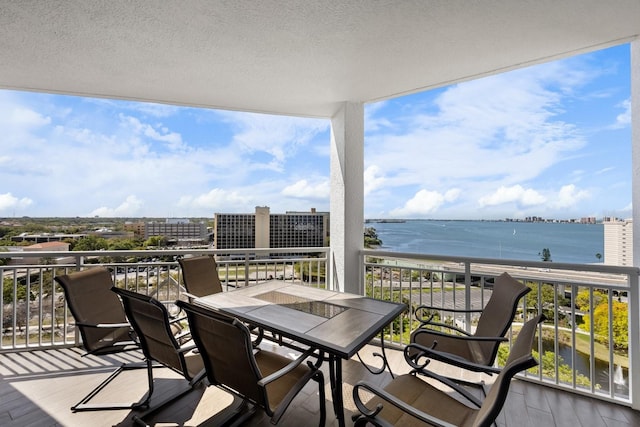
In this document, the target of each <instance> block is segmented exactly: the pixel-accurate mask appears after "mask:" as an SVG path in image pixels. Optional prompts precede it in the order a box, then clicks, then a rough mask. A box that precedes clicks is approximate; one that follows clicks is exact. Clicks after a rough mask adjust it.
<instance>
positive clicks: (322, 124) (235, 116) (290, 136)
mask: <svg viewBox="0 0 640 427" xmlns="http://www.w3.org/2000/svg"><path fill="white" fill-rule="evenodd" d="M217 113H218V114H219V115H220V116H221V117H223V118H224V119H225V120H226V121H227V123H228V124H229V125H231V126H232V127H233V128H235V129H234V130H236V132H235V133H234V136H233V145H234V146H235V149H239V150H241V151H242V152H243V153H245V154H246V155H251V154H253V153H267V154H269V155H270V156H272V158H273V167H275V168H280V167H281V166H282V163H283V162H284V161H285V159H287V158H289V157H292V156H294V155H295V154H296V152H297V150H298V148H299V147H300V146H306V145H307V144H308V143H309V142H310V141H311V140H312V139H313V137H314V136H315V135H317V134H318V133H320V132H325V131H326V130H327V129H328V128H329V121H328V120H320V119H306V118H299V117H288V116H272V115H267V114H259V113H240V112H235V111H219V112H217Z"/></svg>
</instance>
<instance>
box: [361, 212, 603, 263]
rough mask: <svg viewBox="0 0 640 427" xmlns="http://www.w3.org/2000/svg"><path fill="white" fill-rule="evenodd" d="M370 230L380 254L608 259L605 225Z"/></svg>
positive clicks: (455, 224)
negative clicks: (544, 252) (544, 255)
mask: <svg viewBox="0 0 640 427" xmlns="http://www.w3.org/2000/svg"><path fill="white" fill-rule="evenodd" d="M366 226H367V227H373V228H375V229H376V231H377V233H378V237H379V238H380V239H381V240H382V246H381V248H380V249H383V250H389V251H396V252H409V253H424V254H438V255H451V256H464V257H481V258H497V259H513V260H523V261H541V257H540V255H539V253H541V252H542V250H543V249H544V248H549V251H550V252H551V259H552V260H553V261H555V262H566V263H579V264H592V263H598V262H603V260H604V226H603V225H602V224H571V223H539V222H506V221H505V222H502V221H436V220H408V221H406V222H387V223H382V222H370V223H367V224H366ZM596 254H601V255H602V258H600V259H598V258H597V257H596Z"/></svg>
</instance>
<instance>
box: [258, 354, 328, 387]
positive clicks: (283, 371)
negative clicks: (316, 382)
mask: <svg viewBox="0 0 640 427" xmlns="http://www.w3.org/2000/svg"><path fill="white" fill-rule="evenodd" d="M314 351H315V349H314V348H310V349H308V350H307V351H305V352H304V353H302V354H301V355H300V356H298V357H297V358H296V359H294V360H292V361H291V363H289V364H288V365H287V366H285V367H284V368H282V369H280V370H278V371H276V372H274V373H272V374H271V375H267V376H266V377H263V378H262V379H261V380H260V381H258V385H259V386H260V387H265V386H266V385H267V384H269V383H271V382H273V381H275V380H277V379H278V378H280V377H282V376H284V375H287V374H288V373H289V372H291V371H293V370H294V369H295V368H297V367H298V365H300V364H301V363H302V362H304V360H305V359H306V358H308V357H309V356H311V355H312V354H313V352H314ZM311 366H313V365H311ZM316 369H317V368H316Z"/></svg>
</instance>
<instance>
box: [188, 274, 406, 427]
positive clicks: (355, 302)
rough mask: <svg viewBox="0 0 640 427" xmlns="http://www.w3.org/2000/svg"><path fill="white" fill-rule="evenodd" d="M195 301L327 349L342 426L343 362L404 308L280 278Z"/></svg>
mask: <svg viewBox="0 0 640 427" xmlns="http://www.w3.org/2000/svg"><path fill="white" fill-rule="evenodd" d="M194 303H195V304H197V305H199V306H201V307H205V308H208V309H213V310H218V311H220V312H223V313H225V314H228V315H230V316H233V317H236V318H238V319H239V320H241V321H244V322H247V323H249V324H251V325H255V326H259V327H261V328H263V329H264V330H266V331H270V332H272V333H274V334H276V335H280V336H282V337H285V338H289V339H291V340H294V341H296V342H298V343H301V344H305V345H308V346H309V347H312V348H316V349H318V350H320V351H323V352H325V353H326V354H327V359H328V361H329V381H330V385H331V394H332V398H333V406H334V410H335V413H336V417H337V418H338V424H339V425H340V426H344V425H345V419H344V403H343V395H342V360H343V359H345V360H348V359H350V358H351V357H352V356H354V355H355V354H356V353H357V352H358V351H359V350H360V349H362V348H363V347H364V346H365V345H366V344H367V343H368V342H369V341H371V339H372V338H374V337H375V336H376V335H377V334H378V333H380V332H381V331H382V330H383V328H384V327H385V326H387V325H388V324H390V323H391V322H392V321H393V320H394V319H395V318H396V317H397V316H398V315H400V314H401V313H402V312H404V311H405V310H406V309H407V306H406V304H400V303H395V302H389V301H382V300H377V299H373V298H368V297H364V296H362V295H356V294H350V293H343V292H335V291H329V290H325V289H319V288H311V287H308V286H303V285H298V284H293V283H291V282H284V281H280V280H271V281H268V282H264V283H260V284H256V285H252V286H248V287H245V288H239V289H236V290H233V291H230V292H223V293H218V294H214V295H208V296H205V297H201V298H197V299H195V300H194Z"/></svg>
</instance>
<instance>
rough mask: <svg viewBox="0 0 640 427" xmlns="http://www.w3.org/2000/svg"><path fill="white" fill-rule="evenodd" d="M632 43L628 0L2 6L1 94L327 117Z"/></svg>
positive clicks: (638, 7) (637, 28)
mask: <svg viewBox="0 0 640 427" xmlns="http://www.w3.org/2000/svg"><path fill="white" fill-rule="evenodd" d="M638 34H640V2H638V1H637V0H613V1H608V2H603V1H601V0H566V1H557V0H540V1H511V0H504V1H482V2H469V1H466V0H450V1H446V2H442V1H403V2H398V1H390V0H389V1H378V2H344V1H343V0H324V1H314V2H299V1H294V0H281V1H272V0H269V1H262V2H248V1H238V2H228V1H210V0H187V1H180V2H167V1H145V2H129V1H111V2H104V1H98V0H69V1H65V2H56V3H52V2H3V3H2V5H0V39H1V40H2V43H0V57H1V58H2V61H0V88H6V89H16V90H29V91H38V92H50V93H61V94H72V95H82V96H92V97H105V98H117V99H130V100H139V101H152V102H160V103H169V104H176V105H189V106H199V107H207V108H221V109H231V110H242V111H256V112H266V113H275V114H287V115H297V116H313V117H332V116H333V115H334V114H335V113H336V111H337V110H338V109H339V106H340V105H341V104H342V103H343V102H345V101H349V102H365V103H366V102H371V101H377V100H383V99H388V98H392V97H395V96H398V95H402V94H408V93H412V92H417V91H422V90H426V89H430V88H435V87H439V86H443V85H446V84H450V83H453V82H458V81H463V80H468V79H472V78H476V77H479V76H483V75H489V74H493V73H498V72H502V71H506V70H509V69H514V68H518V67H522V66H526V65H530V64H535V63H540V62H544V61H549V60H552V59H557V58H562V57H565V56H570V55H574V54H577V53H581V52H587V51H592V50H596V49H600V48H604V47H607V46H611V45H615V44H620V43H624V42H628V41H632V40H634V39H635V38H636V37H637V35H638Z"/></svg>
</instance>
